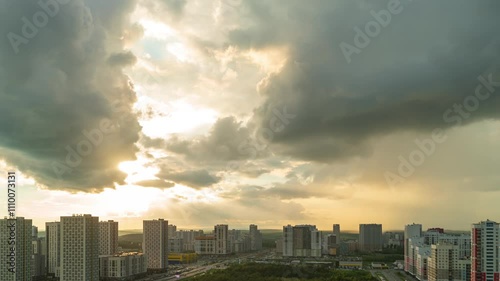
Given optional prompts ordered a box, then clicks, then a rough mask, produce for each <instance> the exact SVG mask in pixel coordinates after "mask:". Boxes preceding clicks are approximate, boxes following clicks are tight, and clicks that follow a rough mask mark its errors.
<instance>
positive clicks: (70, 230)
mask: <svg viewBox="0 0 500 281" xmlns="http://www.w3.org/2000/svg"><path fill="white" fill-rule="evenodd" d="M60 257H61V272H60V279H59V280H60V281H98V280H99V217H93V216H92V215H73V216H66V217H61V246H60Z"/></svg>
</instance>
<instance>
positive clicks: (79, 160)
mask: <svg viewBox="0 0 500 281" xmlns="http://www.w3.org/2000/svg"><path fill="white" fill-rule="evenodd" d="M41 2H47V3H52V5H53V6H51V8H50V9H51V10H50V14H49V15H50V16H47V17H46V18H47V21H46V22H45V25H43V24H41V23H40V22H38V21H37V20H41V19H43V17H41V16H39V18H38V19H36V17H35V18H34V15H37V14H40V13H48V12H46V11H45V10H44V9H43V8H42V7H41V6H40V5H39V4H38V2H31V1H30V2H22V3H21V2H20V3H16V4H15V5H13V4H12V3H11V2H5V1H3V2H1V3H0V11H1V12H0V14H1V15H0V17H1V22H2V23H1V24H0V34H2V36H3V38H4V39H5V38H7V37H5V36H4V35H7V34H16V35H17V36H21V37H23V38H24V39H22V40H21V39H19V40H21V41H22V43H18V42H17V41H12V40H1V41H0V62H1V64H0V112H1V113H0V114H1V118H0V135H1V137H0V155H1V157H2V158H4V159H5V160H6V161H7V162H8V163H9V164H11V165H13V166H16V167H18V168H19V170H21V171H22V172H23V173H25V174H26V175H28V176H30V177H33V178H34V179H35V180H36V181H37V182H38V183H39V184H42V185H44V186H47V187H48V188H53V189H68V190H82V191H99V190H102V188H104V187H113V186H114V183H123V180H124V178H125V174H124V173H122V172H121V171H119V170H118V169H117V166H118V163H120V162H121V161H124V160H131V159H134V158H135V153H136V151H137V148H136V146H135V142H136V141H137V140H138V132H139V131H140V126H139V124H138V122H137V121H136V117H135V115H134V114H133V112H132V104H133V103H134V102H135V100H136V95H135V92H134V89H133V87H132V85H131V84H130V82H129V80H128V78H127V76H126V75H124V73H123V68H124V67H127V66H130V65H131V64H133V63H134V62H135V56H134V55H133V54H132V53H130V52H128V51H127V50H125V49H124V43H123V41H124V40H125V39H126V34H125V33H127V32H128V31H129V28H130V30H133V28H131V24H130V22H129V20H128V15H129V13H131V12H132V11H133V9H134V7H135V4H134V1H104V2H103V1H81V0H76V1H70V2H69V3H68V4H58V2H56V1H41ZM45 15H46V14H45ZM26 20H27V21H29V23H27V21H26ZM42 23H44V22H42ZM35 24H37V25H35ZM13 38H14V37H13ZM15 38H17V37H15ZM12 42H14V43H12Z"/></svg>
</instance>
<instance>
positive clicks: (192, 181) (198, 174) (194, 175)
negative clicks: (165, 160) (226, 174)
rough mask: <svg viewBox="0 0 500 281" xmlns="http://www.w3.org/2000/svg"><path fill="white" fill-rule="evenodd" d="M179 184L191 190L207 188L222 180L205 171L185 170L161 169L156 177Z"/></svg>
mask: <svg viewBox="0 0 500 281" xmlns="http://www.w3.org/2000/svg"><path fill="white" fill-rule="evenodd" d="M156 176H157V177H160V178H164V179H166V180H169V181H173V182H176V183H179V184H183V185H187V186H189V187H192V188H196V189H197V188H203V187H209V186H211V185H213V184H216V183H218V182H220V181H221V179H222V178H220V177H218V176H216V175H213V174H211V173H210V172H209V171H207V170H185V171H181V172H175V171H170V170H169V169H163V170H162V171H161V172H160V173H158V174H157V175H156Z"/></svg>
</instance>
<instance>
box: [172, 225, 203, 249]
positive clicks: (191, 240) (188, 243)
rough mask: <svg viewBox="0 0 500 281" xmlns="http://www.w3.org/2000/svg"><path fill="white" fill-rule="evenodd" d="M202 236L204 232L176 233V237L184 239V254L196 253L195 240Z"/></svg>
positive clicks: (182, 231) (185, 231)
mask: <svg viewBox="0 0 500 281" xmlns="http://www.w3.org/2000/svg"><path fill="white" fill-rule="evenodd" d="M200 236H203V230H178V231H176V232H175V237H176V238H179V239H182V252H194V251H195V249H194V247H195V246H194V245H195V238H196V237H200ZM169 237H170V236H169Z"/></svg>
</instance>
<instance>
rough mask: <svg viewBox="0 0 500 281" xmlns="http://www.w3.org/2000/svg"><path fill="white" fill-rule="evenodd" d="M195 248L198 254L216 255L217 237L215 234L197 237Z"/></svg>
mask: <svg viewBox="0 0 500 281" xmlns="http://www.w3.org/2000/svg"><path fill="white" fill-rule="evenodd" d="M194 250H195V252H196V254H198V255H215V237H214V236H213V235H206V236H199V237H196V238H195V243H194Z"/></svg>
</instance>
